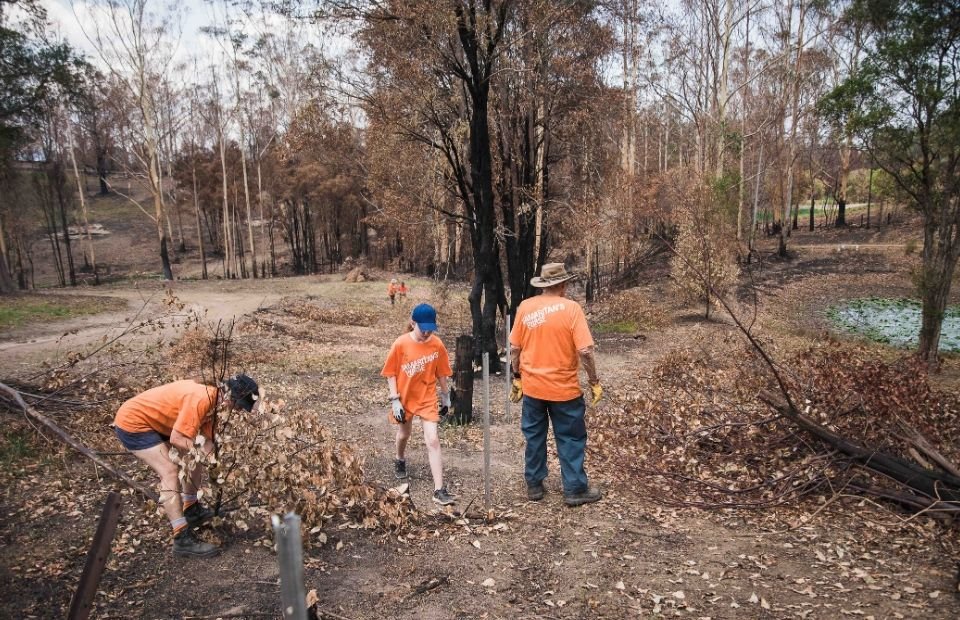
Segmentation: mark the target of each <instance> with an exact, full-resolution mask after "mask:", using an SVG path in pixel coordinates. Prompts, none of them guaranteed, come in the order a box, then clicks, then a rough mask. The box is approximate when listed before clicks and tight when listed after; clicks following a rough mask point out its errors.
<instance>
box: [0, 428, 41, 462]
mask: <svg viewBox="0 0 960 620" xmlns="http://www.w3.org/2000/svg"><path fill="white" fill-rule="evenodd" d="M33 455H34V451H33V448H32V447H31V446H30V443H29V441H28V440H27V437H26V435H25V434H23V433H20V432H19V431H16V430H10V431H4V433H3V435H0V466H2V467H3V468H4V469H9V468H10V467H12V466H15V465H17V464H19V462H20V461H22V460H23V459H25V458H27V457H31V456H33Z"/></svg>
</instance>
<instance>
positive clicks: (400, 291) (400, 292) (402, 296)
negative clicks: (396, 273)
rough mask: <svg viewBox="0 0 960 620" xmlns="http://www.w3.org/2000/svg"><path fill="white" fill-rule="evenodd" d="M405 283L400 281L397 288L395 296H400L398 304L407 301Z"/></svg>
mask: <svg viewBox="0 0 960 620" xmlns="http://www.w3.org/2000/svg"><path fill="white" fill-rule="evenodd" d="M407 293H408V290H407V283H406V282H404V281H403V280H400V286H399V287H397V295H399V296H400V303H403V302H405V301H407Z"/></svg>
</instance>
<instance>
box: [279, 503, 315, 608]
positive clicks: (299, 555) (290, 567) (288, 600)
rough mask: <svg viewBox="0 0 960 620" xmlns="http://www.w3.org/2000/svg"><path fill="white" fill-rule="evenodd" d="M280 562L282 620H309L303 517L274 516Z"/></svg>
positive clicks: (293, 515) (289, 515) (291, 515)
mask: <svg viewBox="0 0 960 620" xmlns="http://www.w3.org/2000/svg"><path fill="white" fill-rule="evenodd" d="M271 521H272V522H273V534H274V540H275V541H276V543H277V562H278V563H279V565H280V600H281V603H282V605H283V609H282V612H283V620H307V595H306V593H305V592H304V587H303V541H302V540H301V539H300V517H299V516H297V515H296V514H294V513H292V512H290V513H287V514H286V515H285V516H284V517H283V521H281V520H280V517H278V516H277V515H273V518H272V519H271Z"/></svg>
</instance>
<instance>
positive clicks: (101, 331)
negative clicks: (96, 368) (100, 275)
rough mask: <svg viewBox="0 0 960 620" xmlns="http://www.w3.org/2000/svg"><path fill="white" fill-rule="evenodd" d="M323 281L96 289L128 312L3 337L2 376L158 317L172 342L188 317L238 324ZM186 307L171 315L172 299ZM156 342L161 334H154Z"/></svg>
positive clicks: (86, 292)
mask: <svg viewBox="0 0 960 620" xmlns="http://www.w3.org/2000/svg"><path fill="white" fill-rule="evenodd" d="M319 282H320V278H317V277H303V278H283V279H270V280H263V281H241V282H224V281H219V280H210V281H207V282H194V281H175V282H172V283H164V282H157V281H155V280H151V281H144V282H137V283H134V284H133V286H130V285H125V286H118V285H113V286H108V287H103V288H99V289H96V292H97V293H100V294H102V295H104V296H107V297H113V298H118V299H123V300H125V301H126V303H127V305H126V308H125V309H124V310H122V311H119V312H108V313H103V314H98V315H94V316H87V317H80V318H75V319H69V320H65V321H55V322H49V323H43V324H40V325H27V326H25V327H23V328H17V329H12V330H8V331H6V332H4V333H3V334H2V335H0V376H4V375H10V374H16V373H17V371H18V369H20V368H23V367H31V366H34V365H36V364H38V363H39V362H41V361H42V360H45V359H47V358H49V357H56V356H59V355H61V354H62V353H63V352H66V351H77V350H81V349H82V348H84V347H87V346H89V345H91V344H93V343H97V342H102V341H104V339H109V338H112V337H114V336H116V335H118V334H120V333H121V332H123V330H125V329H127V328H128V326H129V325H131V324H133V323H137V322H139V321H144V320H148V319H153V318H157V317H159V316H169V317H170V318H171V319H172V320H169V321H166V322H165V323H164V326H163V328H162V329H161V333H162V334H163V336H164V337H165V338H167V339H169V338H173V337H175V336H176V334H178V333H179V331H180V329H181V328H182V326H183V324H184V320H183V319H185V318H187V317H190V316H193V315H196V316H199V317H202V319H203V320H204V321H205V322H208V323H211V324H216V323H217V322H220V321H223V322H228V321H230V320H233V319H239V318H240V317H243V316H245V315H247V314H250V313H252V312H253V311H255V310H256V309H257V308H260V307H265V306H270V305H272V304H274V303H276V302H277V301H279V300H280V299H281V297H284V296H287V295H296V294H308V293H310V292H313V291H315V290H316V289H317V286H318V284H319ZM58 294H60V295H70V294H83V295H90V294H91V291H90V290H88V289H83V290H80V291H71V290H63V291H58ZM171 294H172V295H173V296H175V297H176V299H177V300H179V301H180V302H182V303H183V304H184V306H183V308H182V309H179V310H175V311H174V310H172V308H171V306H169V305H168V304H167V303H165V301H166V300H168V299H169V298H170V295H171ZM151 337H153V338H155V337H156V333H153V332H151Z"/></svg>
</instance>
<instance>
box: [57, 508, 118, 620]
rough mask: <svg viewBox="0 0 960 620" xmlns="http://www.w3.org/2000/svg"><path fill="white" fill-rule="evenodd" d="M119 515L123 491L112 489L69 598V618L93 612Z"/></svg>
mask: <svg viewBox="0 0 960 620" xmlns="http://www.w3.org/2000/svg"><path fill="white" fill-rule="evenodd" d="M119 517H120V494H119V493H117V492H115V491H111V492H110V494H109V495H107V501H106V503H104V505H103V512H101V513H100V522H99V523H97V533H96V534H94V535H93V544H91V545H90V551H88V552H87V562H86V564H84V565H83V573H82V574H81V575H80V583H79V584H78V585H77V591H76V592H75V593H74V595H73V600H72V601H70V611H68V612H67V618H68V620H86V618H87V617H88V616H89V615H90V609H91V607H93V599H94V597H95V596H96V595H97V586H98V585H100V577H101V576H102V575H103V568H104V566H106V565H107V557H108V556H109V555H110V543H112V542H113V535H114V534H115V533H116V531H117V519H118V518H119Z"/></svg>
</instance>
